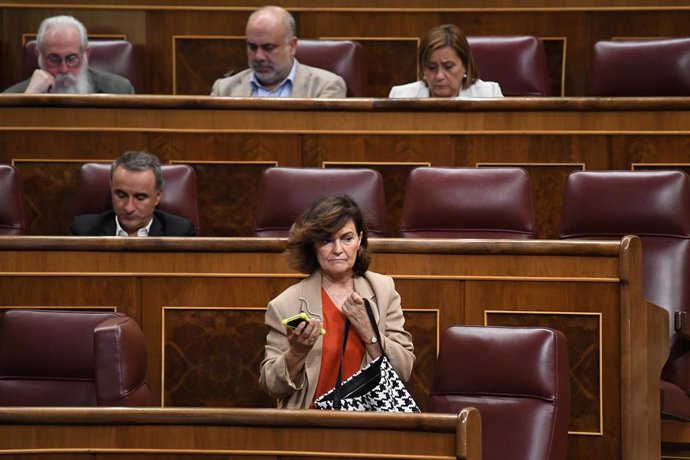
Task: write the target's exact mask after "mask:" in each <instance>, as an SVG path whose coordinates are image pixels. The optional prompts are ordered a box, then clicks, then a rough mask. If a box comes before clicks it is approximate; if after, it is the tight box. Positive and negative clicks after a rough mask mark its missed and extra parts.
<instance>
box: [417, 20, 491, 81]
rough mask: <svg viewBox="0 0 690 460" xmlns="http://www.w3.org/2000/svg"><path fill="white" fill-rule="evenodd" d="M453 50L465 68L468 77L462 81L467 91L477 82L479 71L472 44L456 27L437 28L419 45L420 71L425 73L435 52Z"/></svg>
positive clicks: (443, 26) (447, 25)
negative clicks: (473, 55)
mask: <svg viewBox="0 0 690 460" xmlns="http://www.w3.org/2000/svg"><path fill="white" fill-rule="evenodd" d="M446 46H448V47H450V48H452V49H453V50H455V52H456V53H457V55H458V57H459V58H460V60H461V61H462V64H463V65H464V66H465V73H466V74H467V77H466V78H464V79H463V81H462V87H463V89H467V88H469V87H470V86H472V85H473V84H475V83H476V82H477V79H478V78H479V71H478V70H477V65H476V64H475V63H474V57H472V51H470V44H469V43H468V42H467V37H466V36H465V33H464V32H463V31H462V30H461V29H460V28H459V27H458V26H456V25H453V24H443V25H440V26H436V27H434V28H433V29H431V30H430V31H429V33H428V34H427V36H426V37H424V39H423V40H422V42H421V43H420V45H419V70H420V72H423V71H424V68H425V67H426V63H427V61H428V60H429V57H430V56H431V53H433V52H434V51H436V50H438V49H441V48H445V47H446Z"/></svg>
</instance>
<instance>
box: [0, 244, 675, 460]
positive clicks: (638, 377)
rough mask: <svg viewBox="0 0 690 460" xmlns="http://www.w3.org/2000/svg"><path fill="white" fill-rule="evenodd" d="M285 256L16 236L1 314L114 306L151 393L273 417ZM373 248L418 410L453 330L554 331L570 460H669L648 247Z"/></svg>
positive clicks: (258, 248)
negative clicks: (662, 453)
mask: <svg viewBox="0 0 690 460" xmlns="http://www.w3.org/2000/svg"><path fill="white" fill-rule="evenodd" d="M283 244H284V241H283V240H280V239H270V238H268V239H262V238H256V239H254V238H249V239H245V238H236V239H234V238H233V239H215V238H196V239H190V238H186V239H185V238H169V239H157V238H149V239H117V238H59V237H54V238H38V237H14V238H13V237H4V238H0V267H2V271H0V288H2V290H3V296H2V299H1V300H0V305H3V306H5V307H20V308H29V307H31V308H34V307H38V306H44V305H47V306H51V305H60V306H69V305H74V306H77V307H82V308H85V307H87V306H93V305H98V306H101V305H112V306H115V307H116V308H118V309H120V310H121V311H125V312H126V313H128V314H131V315H132V316H133V317H134V318H135V319H137V321H139V322H140V324H141V325H142V328H143V329H144V332H145V335H146V340H147V345H148V349H149V355H150V361H149V369H148V370H149V372H148V377H147V379H148V381H149V383H150V385H151V387H152V388H153V389H154V392H156V393H157V394H158V395H159V398H160V401H161V403H162V404H163V405H165V406H166V407H180V406H191V407H200V406H207V407H270V406H272V405H273V401H271V399H270V398H268V397H267V396H266V395H264V394H262V393H261V392H260V391H259V390H258V389H256V387H257V380H258V372H259V363H260V361H261V359H262V357H263V344H264V340H265V333H266V332H265V328H264V326H263V316H264V311H265V305H266V304H267V302H268V300H270V299H271V298H272V297H274V296H275V295H277V294H278V293H280V292H281V291H282V290H284V289H285V288H286V287H287V286H289V285H291V284H293V283H295V282H297V281H298V280H299V279H300V277H301V276H302V275H299V274H297V273H294V272H292V271H291V270H289V269H288V267H287V266H286V264H285V260H284V258H283V256H282V254H281V251H282V248H283ZM371 247H372V249H373V251H374V257H373V260H374V263H373V265H372V269H373V270H375V271H378V272H381V273H386V274H389V275H391V276H392V277H393V278H394V280H395V282H396V287H397V289H398V291H399V292H400V294H401V296H402V299H403V307H404V311H405V316H406V327H407V328H408V330H410V332H411V333H412V335H413V340H414V343H415V354H416V356H417V360H418V361H417V364H416V365H415V370H414V372H413V375H412V378H411V379H410V382H409V384H408V386H409V388H410V390H411V392H412V393H413V395H414V396H415V398H416V399H417V401H418V402H419V404H420V406H421V407H423V408H425V407H426V404H427V400H426V398H427V395H428V392H429V387H430V384H431V377H432V375H433V368H434V364H435V358H436V354H437V352H438V341H439V336H440V333H441V332H442V331H443V330H444V329H445V328H447V327H448V326H450V325H453V324H488V325H494V324H511V325H525V326H530V325H540V326H551V327H555V328H558V329H561V330H563V331H564V332H566V335H567V337H568V340H569V353H570V357H571V363H572V364H573V367H572V369H571V374H572V380H571V381H572V382H573V389H574V391H573V399H572V403H573V411H572V416H571V421H570V431H571V436H570V440H569V455H570V456H571V458H584V457H585V456H592V455H594V456H595V457H596V458H624V459H628V458H658V452H659V435H658V432H659V418H658V417H657V416H656V414H658V413H659V389H658V381H659V380H658V376H659V373H660V369H661V366H662V363H663V361H664V359H665V355H666V351H667V344H666V341H667V337H666V333H667V328H666V327H665V324H668V317H667V314H666V312H665V311H663V310H660V309H659V308H658V307H654V306H651V305H648V304H647V303H646V302H645V301H644V300H643V298H642V281H641V270H642V267H641V251H640V244H639V240H638V239H637V238H635V237H629V238H626V239H624V240H623V241H621V242H588V241H562V242H560V241H556V242H554V241H488V240H487V241H484V240H469V241H452V240H406V239H402V240H401V239H373V240H371ZM117 280H122V281H123V282H124V283H123V284H122V285H121V286H118V285H117V284H116V283H117ZM58 285H59V286H60V287H59V288H57V287H56V286H58ZM128 286H129V288H127V289H125V287H128ZM128 289H129V290H128ZM82 292H83V294H81V293H82ZM132 301H133V302H132ZM127 302H132V304H129V303H127ZM633 357H634V358H633ZM575 363H577V365H575ZM595 454H596V455H595Z"/></svg>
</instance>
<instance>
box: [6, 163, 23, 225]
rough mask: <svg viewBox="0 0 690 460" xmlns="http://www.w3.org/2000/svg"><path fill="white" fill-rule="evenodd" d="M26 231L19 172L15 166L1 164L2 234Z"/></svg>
mask: <svg viewBox="0 0 690 460" xmlns="http://www.w3.org/2000/svg"><path fill="white" fill-rule="evenodd" d="M25 232H26V216H25V214H24V196H23V193H22V186H21V181H20V179H19V172H18V171H17V170H16V169H15V168H14V166H10V165H3V164H0V235H23V234H24V233H25Z"/></svg>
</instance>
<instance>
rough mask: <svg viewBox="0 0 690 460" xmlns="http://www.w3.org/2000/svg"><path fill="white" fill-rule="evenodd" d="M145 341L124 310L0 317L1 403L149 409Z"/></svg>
mask: <svg viewBox="0 0 690 460" xmlns="http://www.w3.org/2000/svg"><path fill="white" fill-rule="evenodd" d="M146 360H147V357H146V342H145V340H144V333H143V332H142V330H141V328H140V327H139V325H138V324H137V323H136V322H135V321H134V320H133V319H131V318H129V317H128V316H127V315H125V314H123V313H111V312H105V313H100V312H76V311H56V310H8V311H6V312H5V313H4V314H2V315H0V406H153V405H154V404H155V400H154V398H153V394H152V393H151V390H150V389H149V387H148V385H147V384H146V382H145V377H146Z"/></svg>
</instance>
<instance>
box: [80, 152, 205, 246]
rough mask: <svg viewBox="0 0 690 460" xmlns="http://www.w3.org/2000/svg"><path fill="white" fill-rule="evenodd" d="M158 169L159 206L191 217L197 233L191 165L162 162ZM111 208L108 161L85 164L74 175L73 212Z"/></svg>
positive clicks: (196, 212)
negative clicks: (75, 184)
mask: <svg viewBox="0 0 690 460" xmlns="http://www.w3.org/2000/svg"><path fill="white" fill-rule="evenodd" d="M161 172H162V174H163V181H164V184H163V191H162V192H161V200H160V202H159V203H158V208H159V209H161V210H162V211H165V212H168V213H170V214H175V215H178V216H181V217H184V218H185V219H188V220H190V221H191V222H192V223H193V224H194V228H195V229H196V234H197V235H200V234H201V225H200V222H201V220H200V218H199V205H198V202H197V195H196V172H195V171H194V168H192V167H191V166H189V165H184V164H174V165H161ZM111 209H113V202H112V199H111V195H110V163H84V164H83V165H82V167H81V169H80V170H79V176H78V177H77V197H76V202H75V208H74V215H75V216H78V215H80V214H100V213H102V212H106V211H109V210H111Z"/></svg>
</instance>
